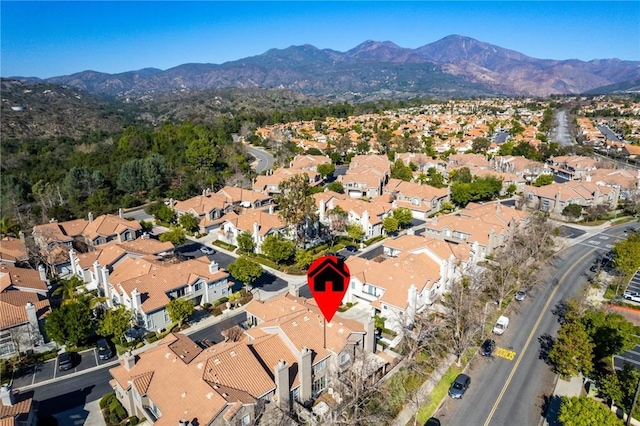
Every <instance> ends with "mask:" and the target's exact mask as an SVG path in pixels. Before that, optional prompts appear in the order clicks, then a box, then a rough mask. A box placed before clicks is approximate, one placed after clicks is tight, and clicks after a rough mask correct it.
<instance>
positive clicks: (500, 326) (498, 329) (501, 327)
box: [493, 315, 509, 334]
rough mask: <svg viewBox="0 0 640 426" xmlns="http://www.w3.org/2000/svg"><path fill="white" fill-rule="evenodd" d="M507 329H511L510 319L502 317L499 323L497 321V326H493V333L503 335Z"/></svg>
mask: <svg viewBox="0 0 640 426" xmlns="http://www.w3.org/2000/svg"><path fill="white" fill-rule="evenodd" d="M507 327H509V318H508V317H505V316H504V315H502V316H500V318H498V321H496V325H494V326H493V333H494V334H502V333H504V332H505V330H506V329H507Z"/></svg>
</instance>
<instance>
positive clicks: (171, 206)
mask: <svg viewBox="0 0 640 426" xmlns="http://www.w3.org/2000/svg"><path fill="white" fill-rule="evenodd" d="M169 208H170V209H172V210H173V198H169Z"/></svg>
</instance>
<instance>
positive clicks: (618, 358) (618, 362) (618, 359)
mask: <svg viewBox="0 0 640 426" xmlns="http://www.w3.org/2000/svg"><path fill="white" fill-rule="evenodd" d="M625 363H630V364H632V365H633V366H634V367H635V368H636V369H638V370H640V345H636V347H635V348H633V349H631V350H629V351H626V352H624V353H622V354H620V355H614V356H613V365H614V367H615V368H616V370H622V367H624V364H625Z"/></svg>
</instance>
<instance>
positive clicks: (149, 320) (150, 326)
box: [147, 317, 153, 330]
mask: <svg viewBox="0 0 640 426" xmlns="http://www.w3.org/2000/svg"><path fill="white" fill-rule="evenodd" d="M147 330H153V318H151V317H149V318H147Z"/></svg>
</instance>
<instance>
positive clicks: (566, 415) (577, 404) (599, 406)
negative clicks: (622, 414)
mask: <svg viewBox="0 0 640 426" xmlns="http://www.w3.org/2000/svg"><path fill="white" fill-rule="evenodd" d="M558 421H559V422H560V424H561V425H562V426H622V421H621V420H620V419H618V417H617V416H616V415H615V413H613V412H612V411H611V410H610V409H609V407H607V406H606V405H604V404H603V403H601V402H598V401H596V400H595V399H592V398H589V397H585V396H572V397H566V396H563V397H562V399H561V401H560V409H559V410H558Z"/></svg>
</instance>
